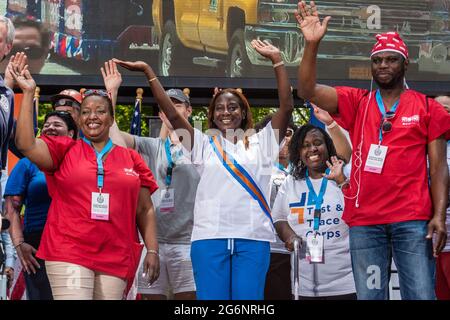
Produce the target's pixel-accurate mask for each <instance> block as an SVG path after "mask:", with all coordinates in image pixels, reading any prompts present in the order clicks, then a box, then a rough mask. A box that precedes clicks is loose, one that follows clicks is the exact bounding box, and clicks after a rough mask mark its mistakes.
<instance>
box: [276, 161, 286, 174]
mask: <svg viewBox="0 0 450 320" xmlns="http://www.w3.org/2000/svg"><path fill="white" fill-rule="evenodd" d="M275 166H276V167H277V168H278V169H280V170H281V171H283V173H284V174H289V172H288V171H287V170H286V168H285V167H284V166H283V165H282V164H281V163H279V162H275Z"/></svg>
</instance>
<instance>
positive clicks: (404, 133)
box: [296, 1, 450, 299]
mask: <svg viewBox="0 0 450 320" xmlns="http://www.w3.org/2000/svg"><path fill="white" fill-rule="evenodd" d="M296 17H297V20H298V22H299V24H300V29H301V31H302V33H303V37H304V39H305V49H304V54H303V59H302V62H301V64H300V67H299V71H298V76H299V82H298V95H299V97H301V98H303V99H305V100H310V101H312V102H314V103H315V104H317V105H319V106H321V108H323V109H324V110H326V111H328V112H329V113H330V114H331V115H332V116H333V118H334V119H335V120H336V121H337V122H338V123H339V125H340V126H341V127H343V128H344V129H346V130H348V131H349V134H350V138H351V140H352V144H353V154H352V172H351V175H350V177H349V178H350V179H349V182H348V185H347V188H345V189H344V193H345V195H346V199H345V210H344V216H343V219H344V220H345V222H346V223H347V224H348V225H349V227H350V251H351V256H352V267H353V274H354V278H355V284H356V290H357V295H358V299H388V297H389V296H388V292H389V290H388V283H389V273H390V264H391V259H392V258H393V259H394V262H395V264H396V266H397V269H398V273H399V281H400V292H401V296H402V299H435V294H434V278H435V271H434V270H435V260H434V257H437V256H438V255H439V253H440V252H441V251H442V248H443V247H444V245H445V241H446V237H447V232H446V229H445V211H446V205H447V199H448V194H447V192H448V168H447V165H446V157H445V154H446V141H445V139H444V134H445V133H446V132H447V131H448V130H449V129H450V116H449V114H447V112H446V111H445V109H444V108H443V107H442V106H441V105H440V104H438V103H436V102H435V101H434V100H433V99H428V98H427V97H426V96H425V95H423V94H421V93H419V92H416V91H413V90H409V89H408V88H407V86H406V82H405V72H406V70H407V67H408V63H409V60H408V49H407V47H406V45H405V43H404V42H403V40H402V39H401V38H400V36H399V35H398V34H397V33H396V32H387V33H384V34H379V35H377V36H376V39H377V42H376V43H375V45H374V47H373V49H372V54H371V67H372V77H373V81H375V83H376V84H377V86H378V89H377V90H375V91H372V90H370V91H368V90H362V89H357V88H350V87H329V86H324V85H319V84H317V83H316V63H317V52H318V48H319V44H320V41H321V39H322V38H323V36H324V35H325V33H326V30H327V24H328V21H329V19H330V18H331V17H326V18H324V19H323V21H322V22H321V21H320V19H319V17H318V13H317V8H316V6H315V4H314V3H313V2H311V4H310V6H307V5H306V4H305V2H304V1H302V2H300V3H299V8H298V12H297V14H296ZM371 89H372V88H371ZM427 156H428V159H429V166H430V186H429V185H428V174H427ZM430 191H431V192H430ZM430 193H431V194H430ZM433 233H435V242H434V244H433V243H432V236H433ZM433 256H434V257H433Z"/></svg>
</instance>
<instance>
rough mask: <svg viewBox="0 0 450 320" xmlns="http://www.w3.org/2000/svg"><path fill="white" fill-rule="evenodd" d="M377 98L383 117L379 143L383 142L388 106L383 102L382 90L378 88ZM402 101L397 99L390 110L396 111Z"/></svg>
mask: <svg viewBox="0 0 450 320" xmlns="http://www.w3.org/2000/svg"><path fill="white" fill-rule="evenodd" d="M376 99H377V105H378V109H379V110H380V113H381V114H382V117H381V125H380V131H379V135H378V139H379V141H380V143H379V144H381V141H383V130H382V126H383V119H384V117H385V115H386V108H385V107H384V103H383V99H382V98H381V93H380V90H377V93H376ZM399 102H400V99H399V100H397V101H396V102H395V103H394V105H393V106H392V108H391V110H390V112H392V113H395V111H396V110H397V107H398V104H399Z"/></svg>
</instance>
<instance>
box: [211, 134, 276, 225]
mask: <svg viewBox="0 0 450 320" xmlns="http://www.w3.org/2000/svg"><path fill="white" fill-rule="evenodd" d="M209 142H210V143H211V146H212V147H213V150H214V152H215V153H216V155H217V157H218V158H219V160H220V161H221V162H222V164H223V166H224V167H225V169H227V171H228V172H229V173H230V174H231V175H232V176H233V178H235V179H236V181H237V182H239V184H240V185H241V186H242V187H243V188H244V189H245V190H246V191H247V192H248V193H249V194H250V196H251V197H252V198H253V199H255V200H256V201H257V202H258V204H259V206H260V207H261V209H262V211H263V212H264V214H265V215H266V216H267V217H268V218H269V219H270V222H272V224H273V220H272V215H271V213H270V207H269V205H268V203H267V201H266V198H265V197H264V194H263V193H262V192H261V190H260V189H259V187H258V185H257V184H256V182H255V181H254V180H253V178H252V177H251V176H250V174H249V173H248V172H247V171H246V170H245V169H244V168H243V167H242V166H241V165H240V164H239V163H238V162H237V161H236V160H235V159H234V158H233V157H232V156H231V155H230V154H229V153H227V152H226V151H225V150H223V148H222V145H221V144H220V142H219V140H218V139H217V137H216V136H214V137H210V138H209Z"/></svg>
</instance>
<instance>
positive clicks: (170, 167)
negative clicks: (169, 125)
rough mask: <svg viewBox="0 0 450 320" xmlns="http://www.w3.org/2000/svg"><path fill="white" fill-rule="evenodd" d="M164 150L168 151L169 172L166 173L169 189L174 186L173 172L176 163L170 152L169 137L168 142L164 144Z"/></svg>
mask: <svg viewBox="0 0 450 320" xmlns="http://www.w3.org/2000/svg"><path fill="white" fill-rule="evenodd" d="M164 148H165V150H166V157H167V171H166V179H165V180H166V186H167V188H168V187H170V185H171V184H172V171H173V167H174V162H173V159H172V154H171V152H170V138H169V137H167V139H166V141H165V142H164Z"/></svg>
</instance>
